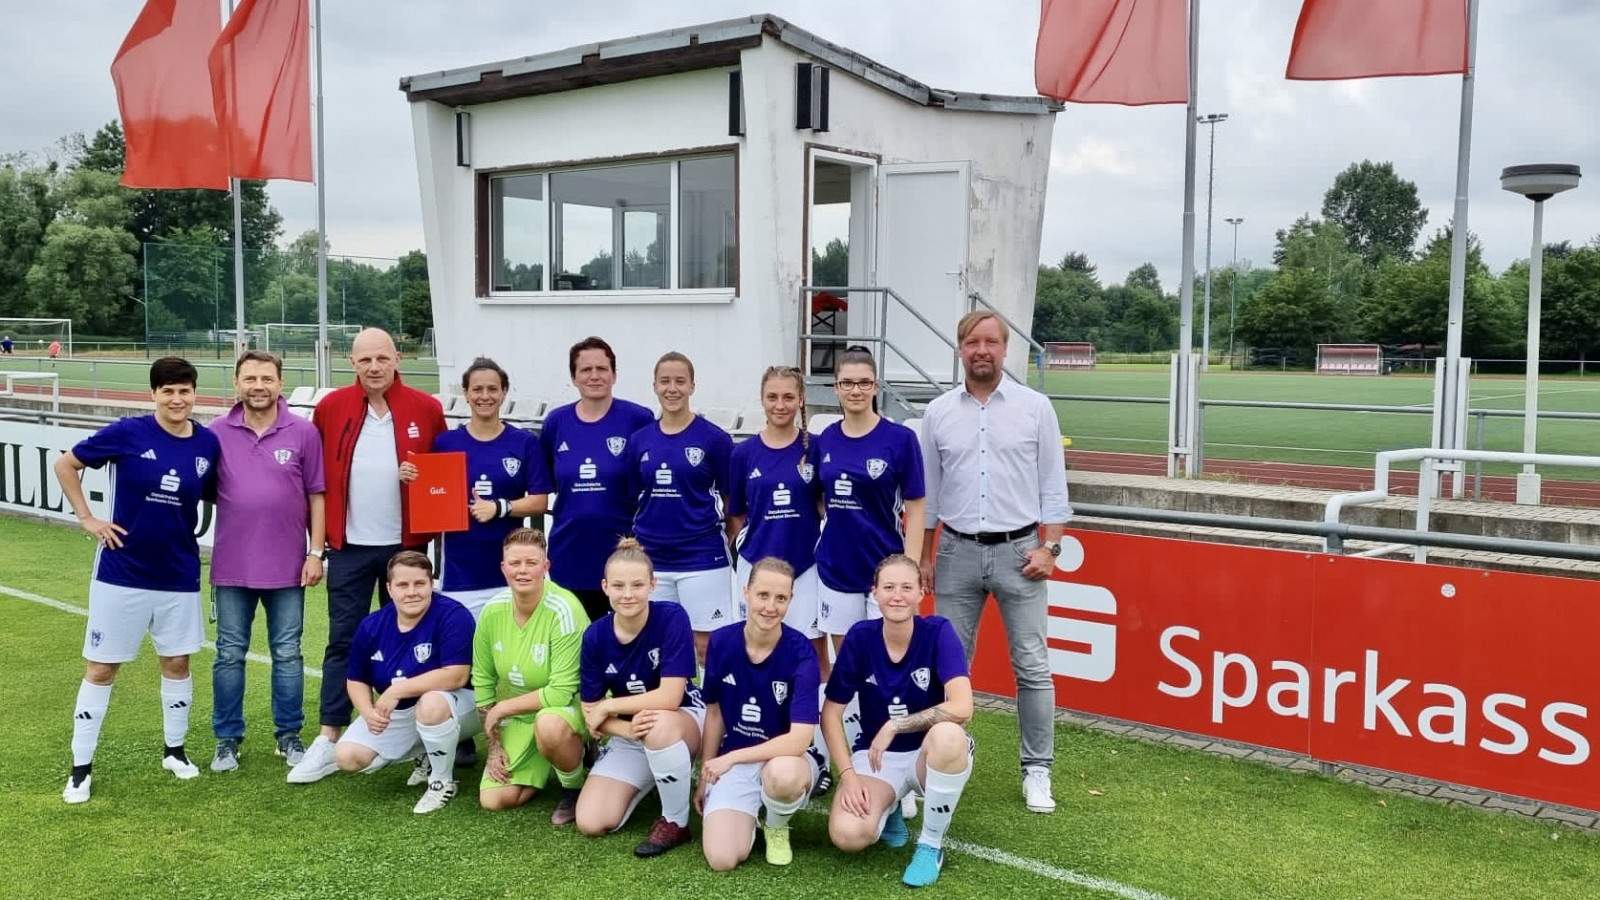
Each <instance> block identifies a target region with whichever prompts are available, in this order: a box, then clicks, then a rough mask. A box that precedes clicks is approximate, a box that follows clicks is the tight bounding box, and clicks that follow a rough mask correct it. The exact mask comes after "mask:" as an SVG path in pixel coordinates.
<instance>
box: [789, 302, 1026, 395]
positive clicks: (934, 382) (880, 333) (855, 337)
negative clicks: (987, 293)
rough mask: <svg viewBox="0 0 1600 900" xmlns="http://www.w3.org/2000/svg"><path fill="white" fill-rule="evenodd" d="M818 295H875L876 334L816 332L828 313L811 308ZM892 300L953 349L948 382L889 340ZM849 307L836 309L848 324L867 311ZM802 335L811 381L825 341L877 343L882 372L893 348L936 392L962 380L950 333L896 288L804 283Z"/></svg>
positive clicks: (890, 390)
mask: <svg viewBox="0 0 1600 900" xmlns="http://www.w3.org/2000/svg"><path fill="white" fill-rule="evenodd" d="M818 294H830V295H833V296H836V297H849V296H850V295H852V294H863V295H867V296H870V297H873V298H875V299H876V301H877V308H876V309H875V310H865V312H868V313H876V315H875V316H869V318H870V319H875V322H873V324H875V325H876V326H877V328H876V333H868V334H836V333H830V332H821V333H818V332H816V331H815V330H814V326H815V324H816V320H817V319H818V318H821V317H822V316H823V315H825V314H826V311H824V312H819V313H817V314H815V315H814V314H813V313H812V311H811V301H812V298H813V297H815V296H816V295H818ZM890 300H893V301H894V302H895V303H897V304H899V308H900V309H904V310H905V311H906V312H908V313H910V314H911V316H912V318H914V319H915V320H916V321H918V322H920V323H921V324H922V326H923V327H924V328H926V329H927V330H928V331H929V332H931V333H932V334H933V335H934V336H935V337H937V338H938V339H939V340H940V342H942V343H943V344H944V345H945V346H947V347H949V348H950V365H951V373H950V379H949V380H948V381H943V380H940V379H938V378H936V377H934V376H933V375H932V374H931V373H929V372H928V370H927V369H926V368H924V367H923V366H922V365H920V364H919V363H918V362H917V361H916V360H914V359H912V358H911V356H910V355H909V354H908V353H906V351H905V350H903V349H902V348H901V347H900V346H898V345H897V344H895V343H894V342H892V341H890V340H889V336H888V331H889V310H890V305H889V301H890ZM846 307H847V308H846V309H844V310H836V311H835V312H838V313H842V314H844V315H845V316H846V317H847V323H848V317H849V316H850V315H851V313H852V312H854V313H857V314H860V313H861V312H863V310H860V309H856V310H851V309H849V308H848V301H846ZM847 330H848V328H847ZM799 334H800V341H799V353H800V360H801V366H802V367H803V369H802V371H803V372H804V373H805V375H806V377H807V379H808V382H809V379H810V376H811V375H812V373H813V372H814V371H816V370H817V369H818V368H819V366H818V365H817V363H816V357H815V355H814V354H815V351H816V349H817V345H818V344H821V345H823V346H825V347H833V348H835V349H842V345H846V344H850V343H860V344H866V345H868V346H876V347H877V348H878V349H877V352H876V353H874V354H873V355H874V356H875V357H876V358H877V359H878V363H879V370H880V372H883V371H886V369H887V366H886V365H885V363H886V362H887V360H886V359H885V357H886V356H887V355H888V354H887V352H886V351H888V350H892V351H893V352H894V354H895V356H896V357H898V358H899V359H900V360H902V361H904V362H905V363H907V364H908V365H909V366H910V367H911V370H912V371H913V372H915V373H916V374H917V375H918V377H920V378H921V379H922V381H921V382H918V383H917V385H916V386H922V385H924V384H925V385H926V387H928V388H929V389H932V390H934V391H944V390H946V389H947V388H949V387H950V386H951V385H953V384H956V383H957V382H959V381H960V380H961V361H960V356H959V354H958V353H957V351H956V342H955V341H954V340H953V339H952V338H951V337H950V336H949V335H948V334H946V333H945V332H944V331H942V330H940V329H939V328H938V327H937V326H935V325H934V324H933V323H932V322H930V321H928V317H927V316H925V315H923V314H922V313H921V312H920V311H919V310H917V309H916V308H915V307H913V306H912V305H911V304H910V303H907V302H906V300H905V298H904V297H901V296H900V295H899V294H897V293H895V291H894V289H893V288H889V287H882V286H877V287H823V286H818V285H801V287H800V332H799ZM827 359H830V360H831V359H832V356H831V354H830V355H829V356H828V357H827ZM821 368H825V369H831V368H832V366H831V365H826V364H825V365H823V366H821ZM1012 377H1013V378H1015V377H1016V376H1015V375H1013V376H1012ZM883 381H884V385H885V389H884V393H885V394H887V395H889V396H890V399H894V400H895V401H896V402H899V403H902V404H907V408H908V409H909V408H911V407H910V406H909V400H908V398H907V396H906V393H907V392H906V391H904V390H901V389H897V388H895V387H894V385H892V384H891V383H890V381H889V380H888V379H887V378H884V379H883ZM906 387H911V385H901V388H906Z"/></svg>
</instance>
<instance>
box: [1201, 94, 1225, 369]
mask: <svg viewBox="0 0 1600 900" xmlns="http://www.w3.org/2000/svg"><path fill="white" fill-rule="evenodd" d="M1226 121H1228V114H1227V113H1212V114H1211V115H1207V116H1201V117H1200V124H1201V125H1209V126H1211V137H1210V143H1211V149H1210V150H1209V151H1207V154H1206V299H1205V306H1204V309H1205V312H1204V315H1205V321H1204V322H1203V323H1202V324H1201V326H1200V334H1201V338H1200V369H1201V370H1202V371H1205V372H1209V371H1211V221H1212V219H1211V200H1212V195H1213V193H1215V190H1216V186H1217V125H1218V124H1219V123H1221V122H1226Z"/></svg>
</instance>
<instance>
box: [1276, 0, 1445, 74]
mask: <svg viewBox="0 0 1600 900" xmlns="http://www.w3.org/2000/svg"><path fill="white" fill-rule="evenodd" d="M1466 71H1467V0H1305V3H1304V4H1303V5H1301V7H1300V22H1299V24H1297V25H1296V26H1295V29H1294V47H1293V49H1291V50H1290V51H1289V70H1288V72H1287V73H1285V74H1286V77H1288V78H1293V79H1297V80H1301V81H1330V80H1334V79H1340V78H1382V77H1385V76H1389V75H1446V74H1451V73H1457V74H1465V73H1466Z"/></svg>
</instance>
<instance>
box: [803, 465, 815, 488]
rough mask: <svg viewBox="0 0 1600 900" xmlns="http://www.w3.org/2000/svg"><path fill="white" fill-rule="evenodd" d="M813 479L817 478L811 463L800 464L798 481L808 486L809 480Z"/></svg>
mask: <svg viewBox="0 0 1600 900" xmlns="http://www.w3.org/2000/svg"><path fill="white" fill-rule="evenodd" d="M815 477H817V467H816V466H813V465H812V464H811V463H801V464H800V480H801V481H804V482H805V483H806V484H810V483H811V479H813V478H815Z"/></svg>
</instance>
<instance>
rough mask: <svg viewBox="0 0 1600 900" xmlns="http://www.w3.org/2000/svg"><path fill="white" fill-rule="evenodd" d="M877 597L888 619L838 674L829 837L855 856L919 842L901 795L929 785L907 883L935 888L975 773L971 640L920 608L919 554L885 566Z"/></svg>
mask: <svg viewBox="0 0 1600 900" xmlns="http://www.w3.org/2000/svg"><path fill="white" fill-rule="evenodd" d="M872 594H873V597H874V598H875V599H876V600H877V601H878V609H879V610H880V611H881V612H882V613H883V618H881V619H877V620H868V621H863V622H858V623H856V625H855V627H853V628H851V629H850V633H849V634H847V635H845V638H844V646H843V647H842V648H841V649H840V650H839V659H838V661H837V662H836V664H835V665H834V667H833V677H832V678H830V679H828V690H827V701H826V702H825V703H824V704H823V706H822V733H823V734H824V735H825V736H826V738H827V741H828V747H829V749H830V750H832V752H833V755H834V758H835V759H839V760H844V759H848V760H849V764H848V765H846V766H844V767H843V768H842V769H840V771H839V792H838V793H837V794H836V795H835V796H834V798H833V811H832V812H831V813H830V814H829V815H828V836H829V837H830V838H831V839H832V840H833V845H834V846H835V847H838V848H839V849H840V850H843V851H845V852H846V853H856V852H859V851H861V850H865V849H866V848H867V847H870V846H871V845H872V844H874V843H876V842H877V841H879V840H882V841H883V842H884V843H885V844H887V845H888V846H890V847H904V846H905V845H906V843H907V842H908V841H909V840H910V839H911V834H910V832H909V830H908V829H907V828H906V821H905V818H904V817H903V816H902V815H901V813H900V799H901V798H902V797H904V796H905V795H906V794H908V793H910V792H911V791H921V792H922V794H923V796H924V798H925V799H926V800H927V805H926V807H925V808H924V811H923V814H922V832H921V834H920V835H919V836H918V837H917V849H916V852H915V853H914V854H913V855H912V857H911V863H910V865H908V866H906V871H905V875H904V876H903V878H902V880H903V881H904V882H905V883H906V884H908V885H910V886H912V887H926V886H928V885H930V884H933V883H934V882H935V881H938V880H939V870H940V869H941V868H943V866H944V835H945V831H946V829H948V828H949V827H950V817H951V816H952V815H953V814H954V812H955V808H956V804H957V803H958V802H960V800H961V792H962V791H963V790H965V789H966V786H967V779H968V778H970V777H971V776H972V738H971V737H970V736H969V735H968V734H967V733H966V731H965V730H964V726H965V725H966V724H967V722H968V721H969V720H970V719H971V718H972V679H971V678H970V677H969V675H968V671H967V658H966V655H965V654H964V652H963V651H962V649H961V640H960V639H959V638H958V637H956V631H955V629H954V628H953V627H951V625H950V622H949V621H948V620H946V619H943V618H940V617H939V616H928V617H926V618H924V617H922V616H919V615H917V606H918V605H919V604H920V603H921V602H922V576H921V571H920V569H919V567H918V564H917V561H916V560H914V559H912V558H911V557H909V556H903V555H900V554H896V555H894V556H891V557H889V558H888V559H885V560H884V561H883V562H881V563H879V564H878V572H877V574H876V575H875V576H874V577H873V587H872ZM851 700H857V701H858V702H859V704H860V708H861V726H862V727H861V732H860V734H859V735H857V737H856V740H855V742H854V746H853V747H852V746H851V745H850V742H849V741H847V740H846V739H845V733H844V708H845V704H847V703H849V702H850V701H851Z"/></svg>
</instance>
